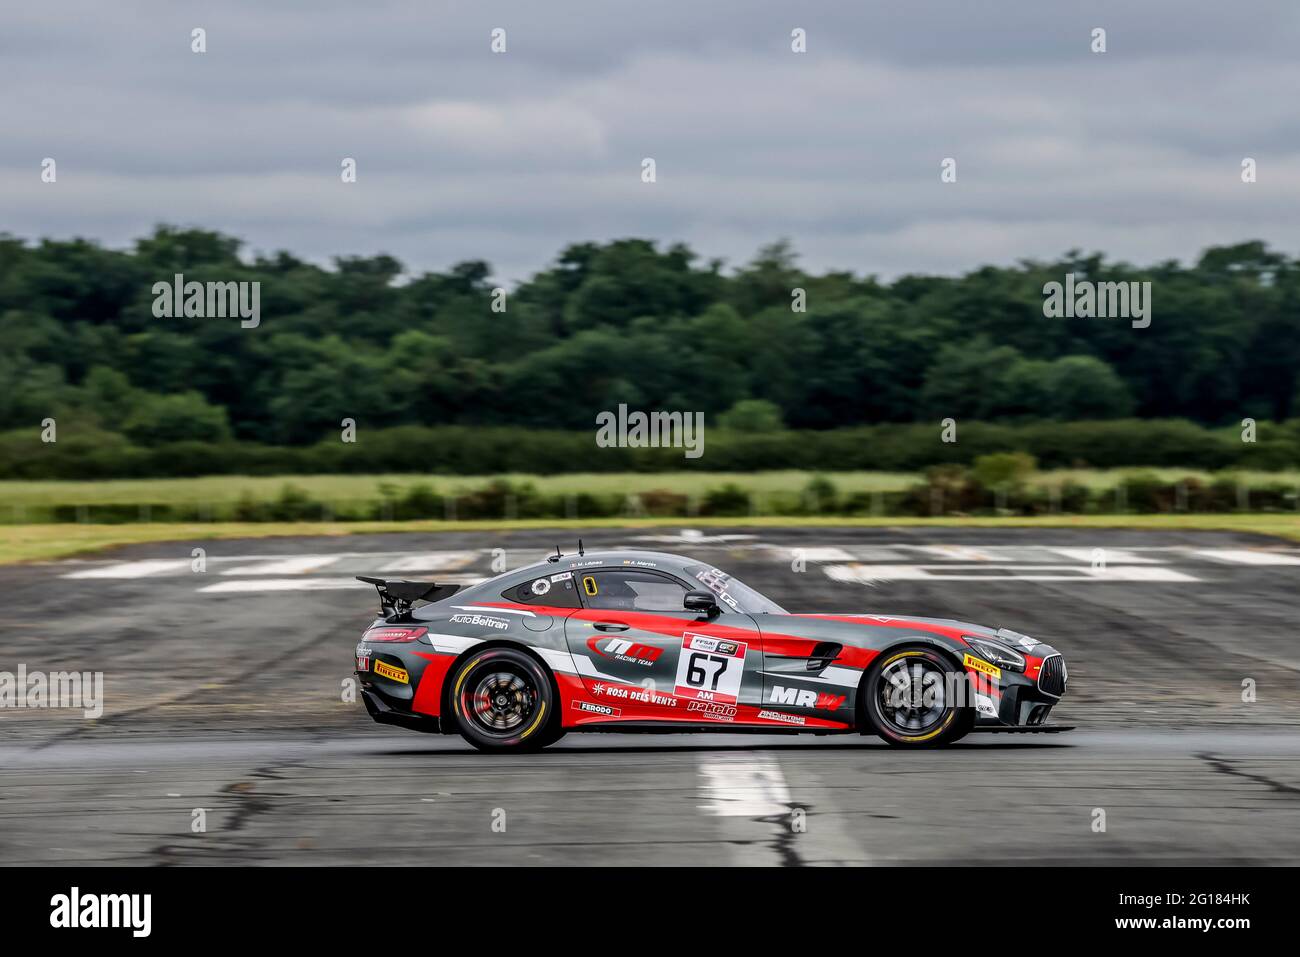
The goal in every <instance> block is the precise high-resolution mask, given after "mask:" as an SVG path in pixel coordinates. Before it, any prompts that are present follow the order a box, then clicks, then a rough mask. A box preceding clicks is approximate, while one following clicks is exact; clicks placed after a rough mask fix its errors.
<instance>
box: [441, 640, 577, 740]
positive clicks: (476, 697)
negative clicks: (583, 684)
mask: <svg viewBox="0 0 1300 957" xmlns="http://www.w3.org/2000/svg"><path fill="white" fill-rule="evenodd" d="M557 697H558V696H557V695H556V693H555V684H554V682H553V681H552V680H551V676H550V674H549V673H548V672H547V670H546V668H545V667H544V666H543V665H542V664H540V663H539V662H538V661H537V659H535V658H533V656H532V655H529V654H526V653H525V652H523V651H519V650H518V649H515V648H487V649H485V650H483V651H481V652H479V653H477V654H472V655H470V656H469V657H468V658H466V659H465V660H464V661H463V662H462V663H461V665H460V667H458V668H457V669H456V670H455V672H454V673H453V674H452V676H451V713H452V715H453V716H454V718H455V721H456V729H457V730H458V731H459V732H460V734H461V737H463V738H464V739H465V740H466V741H468V742H469V743H470V744H472V745H474V747H476V748H478V749H479V750H480V751H540V750H541V749H542V748H544V747H546V746H547V745H548V744H551V743H552V742H554V741H556V740H558V739H559V737H560V735H562V734H563V733H564V731H563V729H562V728H560V715H559V711H558V707H557V705H556V699H557ZM557 731H558V733H557Z"/></svg>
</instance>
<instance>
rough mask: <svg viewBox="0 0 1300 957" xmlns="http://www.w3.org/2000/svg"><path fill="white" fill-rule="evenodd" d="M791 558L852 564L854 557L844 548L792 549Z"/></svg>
mask: <svg viewBox="0 0 1300 957" xmlns="http://www.w3.org/2000/svg"><path fill="white" fill-rule="evenodd" d="M789 552H790V557H791V558H794V557H796V556H798V557H802V558H803V560H804V561H806V562H851V561H853V556H852V555H850V554H849V553H848V552H846V551H845V550H844V549H842V548H798V547H796V548H791V549H790V550H789Z"/></svg>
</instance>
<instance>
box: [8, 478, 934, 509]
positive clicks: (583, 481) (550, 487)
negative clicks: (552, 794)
mask: <svg viewBox="0 0 1300 957" xmlns="http://www.w3.org/2000/svg"><path fill="white" fill-rule="evenodd" d="M827 474H828V475H829V476H830V478H831V480H832V481H834V482H835V484H836V485H837V486H840V488H841V490H842V491H857V490H865V491H876V490H880V491H890V490H894V489H901V488H906V487H907V486H908V484H910V483H911V482H914V481H917V479H918V476H917V475H915V474H912V473H909V472H832V473H827ZM811 477H812V473H811V472H803V471H798V470H795V469H791V470H789V471H782V472H746V473H739V474H737V473H734V472H667V473H664V472H574V473H565V474H563V475H525V474H505V475H406V474H404V475H267V476H258V477H253V476H239V475H235V476H231V475H211V476H206V477H203V478H175V479H111V480H108V481H103V482H52V481H41V482H13V481H10V482H0V507H4V506H13V505H17V506H38V505H47V506H49V505H120V504H126V505H133V504H137V503H141V502H147V503H154V502H174V503H177V504H207V503H211V504H214V505H218V504H223V503H231V502H237V501H238V500H239V498H240V496H242V495H243V494H244V493H245V492H247V493H248V494H249V495H251V496H252V497H253V498H254V499H256V500H260V501H270V500H272V499H274V498H275V497H276V496H278V495H279V494H280V489H282V488H283V487H284V486H285V485H294V486H296V487H298V488H301V489H303V490H304V491H306V492H307V493H308V494H309V495H310V496H311V497H312V498H313V499H317V500H323V501H356V500H359V499H378V498H379V486H380V484H381V483H389V484H391V485H394V486H396V487H397V488H399V489H406V488H409V487H411V486H413V485H427V486H430V487H431V488H433V489H434V490H435V491H438V492H443V491H449V492H454V491H456V490H469V489H473V488H481V487H482V486H484V485H486V484H487V483H488V482H491V481H493V480H494V479H505V480H507V481H509V482H512V483H515V482H532V483H533V484H534V485H536V486H537V489H538V491H540V492H543V493H547V492H551V493H555V492H574V493H582V492H591V493H601V492H625V493H634V492H647V491H650V490H651V489H666V490H669V491H673V492H679V493H683V494H703V493H704V492H705V491H707V490H708V489H711V488H717V487H719V486H722V485H726V484H727V483H728V482H735V483H737V484H739V485H741V486H743V487H744V488H746V489H753V490H754V491H757V492H798V491H800V490H801V489H802V488H803V487H804V486H805V485H806V484H807V483H808V480H809V479H810V478H811ZM399 494H400V493H399Z"/></svg>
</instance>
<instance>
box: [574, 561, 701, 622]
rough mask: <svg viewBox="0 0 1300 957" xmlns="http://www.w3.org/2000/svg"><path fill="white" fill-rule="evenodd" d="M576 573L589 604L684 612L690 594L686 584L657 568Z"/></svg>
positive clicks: (601, 607) (593, 605) (583, 597)
mask: <svg viewBox="0 0 1300 957" xmlns="http://www.w3.org/2000/svg"><path fill="white" fill-rule="evenodd" d="M575 574H578V578H579V580H580V581H581V587H582V600H583V601H585V602H586V603H587V607H588V608H600V609H606V610H610V611H676V612H680V611H681V610H682V600H683V599H684V598H685V597H686V587H685V586H684V585H682V584H681V583H680V582H677V581H674V580H673V579H671V578H665V577H663V576H662V575H656V574H654V573H653V572H642V571H630V570H629V571H624V570H622V569H618V570H613V571H598V572H586V573H575Z"/></svg>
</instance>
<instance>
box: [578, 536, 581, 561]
mask: <svg viewBox="0 0 1300 957" xmlns="http://www.w3.org/2000/svg"><path fill="white" fill-rule="evenodd" d="M578 555H579V557H581V555H582V539H578Z"/></svg>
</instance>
